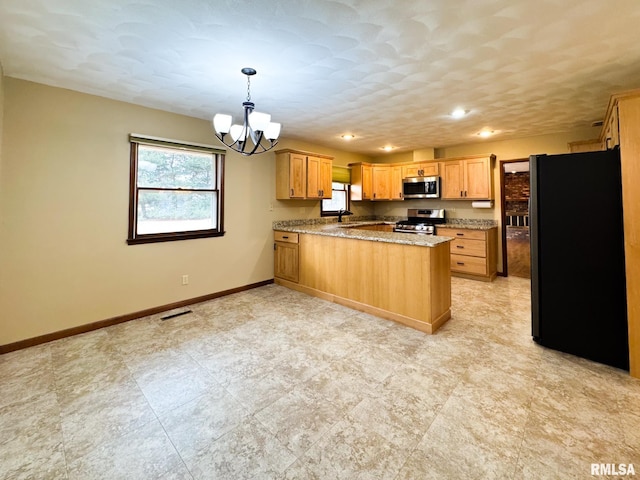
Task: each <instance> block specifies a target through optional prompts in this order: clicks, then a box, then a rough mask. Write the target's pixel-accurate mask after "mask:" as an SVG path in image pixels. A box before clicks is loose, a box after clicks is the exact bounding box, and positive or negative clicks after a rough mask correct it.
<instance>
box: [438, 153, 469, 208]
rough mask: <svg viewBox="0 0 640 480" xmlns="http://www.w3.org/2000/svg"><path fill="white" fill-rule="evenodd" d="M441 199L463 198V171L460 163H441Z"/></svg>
mask: <svg viewBox="0 0 640 480" xmlns="http://www.w3.org/2000/svg"><path fill="white" fill-rule="evenodd" d="M441 187H442V195H441V197H442V198H443V199H460V198H464V171H463V162H462V161H448V162H442V185H441Z"/></svg>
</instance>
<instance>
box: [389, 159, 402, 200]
mask: <svg viewBox="0 0 640 480" xmlns="http://www.w3.org/2000/svg"><path fill="white" fill-rule="evenodd" d="M403 168H404V167H403V166H402V165H391V200H402V199H403V196H402V179H403V178H404V175H403Z"/></svg>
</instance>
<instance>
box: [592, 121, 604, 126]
mask: <svg viewBox="0 0 640 480" xmlns="http://www.w3.org/2000/svg"><path fill="white" fill-rule="evenodd" d="M603 124H604V121H603V120H596V121H595V122H592V123H591V126H592V127H601V126H602V125H603Z"/></svg>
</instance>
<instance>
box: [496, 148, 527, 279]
mask: <svg viewBox="0 0 640 480" xmlns="http://www.w3.org/2000/svg"><path fill="white" fill-rule="evenodd" d="M500 184H501V192H502V199H501V200H502V264H503V265H502V271H503V272H504V275H505V276H508V275H513V276H515V277H523V278H531V255H530V243H529V197H530V186H529V185H530V184H529V159H528V158H524V159H518V160H507V161H505V162H502V168H501V169H500Z"/></svg>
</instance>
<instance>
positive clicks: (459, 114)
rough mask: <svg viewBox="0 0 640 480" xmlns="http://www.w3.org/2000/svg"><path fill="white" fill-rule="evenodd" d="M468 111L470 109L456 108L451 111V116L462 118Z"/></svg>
mask: <svg viewBox="0 0 640 480" xmlns="http://www.w3.org/2000/svg"><path fill="white" fill-rule="evenodd" d="M467 113H469V111H468V110H465V109H464V108H456V109H455V110H454V111H453V112H451V116H452V117H453V118H462V117H464V116H465V115H466V114H467Z"/></svg>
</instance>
